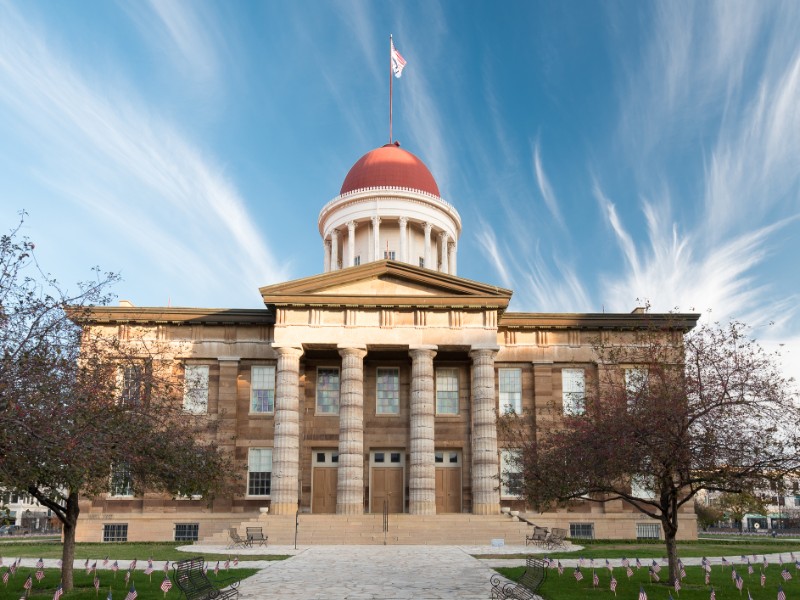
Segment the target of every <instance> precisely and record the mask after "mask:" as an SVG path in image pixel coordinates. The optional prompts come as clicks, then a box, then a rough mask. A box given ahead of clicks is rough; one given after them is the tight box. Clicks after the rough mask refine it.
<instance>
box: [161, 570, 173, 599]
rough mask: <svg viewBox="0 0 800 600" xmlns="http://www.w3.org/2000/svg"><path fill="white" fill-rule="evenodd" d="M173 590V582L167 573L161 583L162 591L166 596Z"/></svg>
mask: <svg viewBox="0 0 800 600" xmlns="http://www.w3.org/2000/svg"><path fill="white" fill-rule="evenodd" d="M171 589H172V580H170V578H169V577H168V576H167V574H166V573H165V574H164V581H162V582H161V591H162V592H164V595H165V596H166V594H167V592H168V591H170V590H171Z"/></svg>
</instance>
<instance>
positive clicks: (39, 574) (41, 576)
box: [36, 569, 44, 581]
mask: <svg viewBox="0 0 800 600" xmlns="http://www.w3.org/2000/svg"><path fill="white" fill-rule="evenodd" d="M42 579H44V571H43V570H42V569H39V570H38V571H36V581H41V580H42Z"/></svg>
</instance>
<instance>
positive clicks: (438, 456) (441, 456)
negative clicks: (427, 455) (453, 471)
mask: <svg viewBox="0 0 800 600" xmlns="http://www.w3.org/2000/svg"><path fill="white" fill-rule="evenodd" d="M433 461H434V462H437V463H443V462H444V454H443V453H442V452H435V453H434V455H433Z"/></svg>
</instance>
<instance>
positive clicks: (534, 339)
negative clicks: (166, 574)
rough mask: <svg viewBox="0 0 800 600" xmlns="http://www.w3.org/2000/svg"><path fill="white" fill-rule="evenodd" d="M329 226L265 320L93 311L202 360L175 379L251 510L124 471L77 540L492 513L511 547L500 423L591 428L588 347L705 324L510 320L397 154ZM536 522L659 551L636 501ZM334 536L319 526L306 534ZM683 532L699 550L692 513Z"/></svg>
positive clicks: (362, 176)
mask: <svg viewBox="0 0 800 600" xmlns="http://www.w3.org/2000/svg"><path fill="white" fill-rule="evenodd" d="M317 224H318V227H319V232H320V236H321V239H322V242H323V248H324V258H323V265H324V267H323V273H321V274H318V275H313V276H310V277H306V278H303V279H298V280H294V281H288V282H285V283H278V284H274V285H268V286H265V287H263V288H261V289H260V292H261V294H262V296H263V300H264V308H263V309H258V310H238V309H230V310H211V309H201V308H197V309H195V308H169V307H157V308H137V307H133V306H131V305H126V306H120V307H98V308H96V309H94V310H93V311H92V314H91V317H90V318H89V319H88V321H87V323H88V324H89V325H90V326H94V327H99V328H106V329H107V331H108V332H110V333H119V334H120V335H121V336H122V337H125V335H126V331H131V330H133V329H136V330H137V331H140V332H144V333H145V334H146V335H149V336H152V337H153V338H154V339H158V340H162V341H166V342H168V343H174V344H175V346H176V347H186V348H188V349H187V350H185V351H184V353H183V354H182V355H181V356H180V357H179V359H178V361H177V363H176V369H179V370H180V371H182V372H183V373H184V374H185V377H187V379H188V378H191V379H192V380H194V381H199V382H200V383H201V385H200V390H199V392H195V393H193V394H191V395H188V394H187V398H186V405H185V407H186V409H187V410H190V411H193V412H202V413H208V414H210V415H217V416H218V418H220V419H222V420H223V421H224V426H223V428H222V429H223V431H224V434H225V435H224V437H223V436H221V437H220V440H219V441H220V443H221V444H223V446H224V447H225V448H226V449H227V450H228V451H230V452H231V453H232V455H233V456H234V457H235V460H236V464H237V465H238V469H239V470H240V473H241V475H242V478H243V479H242V488H241V491H240V493H239V494H237V495H235V496H234V497H230V498H218V499H215V500H214V502H213V504H212V506H211V507H210V508H208V507H206V504H205V501H204V500H202V499H195V500H193V499H173V498H169V497H164V496H161V495H157V494H146V495H145V496H144V497H134V496H133V495H132V491H131V489H132V488H131V485H130V480H129V477H128V476H127V474H126V473H125V472H119V473H114V474H113V476H112V478H111V490H110V493H109V494H108V495H107V496H105V497H102V498H97V499H95V500H93V501H85V502H84V504H83V506H82V508H81V522H80V525H79V528H78V538H79V539H80V540H89V541H100V540H115V539H130V540H144V539H172V538H173V537H175V538H180V539H193V538H195V539H196V538H198V537H200V538H203V537H206V536H209V535H213V534H215V532H219V531H223V530H224V529H225V528H226V527H229V526H240V525H241V524H243V523H245V522H247V521H248V520H250V521H255V520H257V519H259V509H263V510H267V509H268V510H269V516H268V517H261V518H262V520H263V519H266V520H267V521H268V523H269V526H270V530H271V531H272V532H273V536H272V537H271V538H270V541H271V542H273V541H274V542H278V541H279V540H280V539H281V537H280V536H281V535H284V533H285V536H288V535H289V534H288V533H286V532H289V531H293V527H294V516H295V513H296V511H300V513H302V514H303V515H311V516H314V515H323V516H324V515H333V514H334V513H335V514H337V515H349V516H354V515H364V514H367V515H369V514H374V515H377V516H378V517H379V516H380V515H381V514H382V513H383V512H384V511H386V512H387V513H388V514H390V515H401V514H402V515H408V516H409V517H404V519H401V520H399V521H397V520H396V521H393V522H397V523H400V524H402V523H409V525H408V527H412V526H415V525H413V522H414V519H413V518H410V517H414V518H417V517H419V518H422V517H426V518H429V517H431V516H442V515H450V516H451V517H452V515H472V517H470V518H469V519H467V520H464V519H461V520H459V519H458V518H456V519H455V520H453V519H452V518H450V520H447V521H446V520H444V519H443V520H442V523H444V522H448V523H455V525H454V526H453V529H454V531H455V530H460V531H461V532H464V531H465V530H470V529H471V530H474V531H477V530H478V529H477V528H480V527H481V526H482V525H480V523H482V521H481V520H480V519H476V518H475V516H476V515H477V516H484V517H485V518H486V522H487V523H491V524H493V525H491V527H496V528H497V531H501V530H502V527H503V523H505V522H508V523H511V519H509V518H508V517H505V516H502V515H501V507H508V508H513V509H522V510H524V509H525V506H524V502H523V501H522V500H520V499H518V498H517V497H515V496H514V495H513V490H512V489H511V488H510V487H509V485H508V483H509V482H504V483H503V485H501V481H500V474H501V472H502V470H503V467H504V465H505V464H506V462H507V458H508V456H509V455H508V453H509V452H511V451H512V449H511V448H505V447H503V443H502V440H498V431H497V426H496V417H497V414H498V412H500V413H502V412H505V411H509V410H514V411H516V412H518V413H522V412H523V411H525V412H532V413H533V414H535V415H536V414H540V413H542V412H543V411H545V410H548V409H550V408H552V407H553V406H556V407H557V409H558V410H560V411H563V412H576V411H581V410H583V402H582V401H583V395H584V390H585V389H586V386H591V385H595V384H596V382H597V379H598V368H599V367H598V364H597V360H596V357H595V355H594V353H593V350H592V341H593V340H595V339H598V338H601V337H602V338H604V339H614V338H615V337H619V336H629V335H630V332H631V331H635V330H637V329H643V328H645V327H647V326H648V324H652V323H653V322H658V321H659V320H661V321H663V322H665V323H666V322H669V323H671V324H673V325H676V326H677V327H679V328H680V329H682V330H688V329H691V328H692V327H693V326H694V325H695V323H696V320H697V315H669V316H667V315H654V314H643V313H642V312H641V311H638V312H634V313H633V314H607V313H592V314H571V313H570V314H562V313H558V314H551V313H515V312H509V311H508V310H507V307H508V304H509V301H510V299H511V295H512V292H511V290H507V289H503V288H500V287H498V286H496V285H493V284H486V283H480V282H476V281H472V280H470V279H465V278H463V277H461V276H460V273H461V272H462V271H463V269H459V266H458V259H457V256H458V242H459V239H460V236H461V233H462V231H461V227H462V224H461V217H460V216H459V214H458V211H457V210H456V208H455V207H454V206H453V205H452V204H450V203H448V202H446V201H445V200H444V199H442V198H441V196H440V194H439V188H438V186H437V184H436V181H435V179H434V178H433V176H432V175H431V173H430V171H429V170H428V169H427V167H426V166H425V165H424V164H423V163H422V162H421V161H420V160H419V159H418V158H417V157H415V156H414V155H413V154H411V153H410V152H407V151H406V150H404V149H401V148H399V147H398V146H397V145H386V146H383V147H381V148H377V149H375V150H372V151H371V152H368V153H367V154H366V155H364V156H363V157H362V158H361V159H359V160H358V162H356V163H355V165H354V166H353V167H352V169H351V170H350V172H349V173H348V174H347V176H346V177H345V179H344V183H343V185H342V187H341V190H340V193H339V195H338V196H336V198H334V199H333V200H331V201H330V202H328V203H327V204H325V205H324V206H323V208H322V210H321V212H320V215H319V219H318V223H317ZM531 230H532V231H533V230H534V227H533V225H531ZM286 251H287V253H290V252H291V249H287V250H286ZM123 471H124V470H123ZM511 475H512V476H511V477H510V479H512V480H513V474H511ZM415 516H416V517H415ZM465 518H466V517H465ZM536 519H537V524H542V525H546V526H562V527H565V528H567V529H568V530H569V531H570V533H571V535H572V536H573V537H612V538H636V537H637V536H638V537H653V536H658V535H659V528H658V525H657V523H656V522H655V521H648V520H647V519H646V518H644V517H643V516H642V515H641V514H640V513H639V512H636V511H635V510H632V509H631V508H630V507H629V506H626V505H624V504H623V502H622V501H615V502H609V503H607V504H605V505H596V504H591V503H585V504H576V505H575V506H573V507H571V508H570V509H569V511H559V512H554V513H546V514H543V515H537V517H536ZM334 521H335V519H333V518H331V519H329V522H331V523H332V522H334ZM364 522H368V520H364ZM370 522H371V521H370ZM380 522H381V520H380V519H379V518H378V519H376V520H375V523H376V524H378V525H377V526H378V527H379V526H380ZM325 523H326V522H325V520H324V519H322V518H321V517H320V518H319V519H316V520H315V519H311V520H309V521H307V524H305V525H303V526H302V527H301V531H302V532H303V534H304V535H306V534H308V532H309V530H310V529H313V528H314V527H319V528H322V527H326V526H327V525H324V524H325ZM353 523H355V521H353V522H352V523H351V525H350V527H351V528H353V527H356V525H355V524H353ZM359 523H361V522H360V521H359ZM433 523H436V521H433ZM362 524H363V523H362ZM495 524H496V525H495ZM654 525H655V529H654V528H653V526H654ZM359 526H361V525H359ZM364 526H365V527H371V525H369V526H367V525H364ZM398 526H399V525H398ZM282 527H283V529H281V528H282ZM491 527H489V529H486V531H489V530H491ZM428 529H429V530H433V529H435V526H434V525H431V526H430V527H429V528H428ZM417 531H418V533H416V534H415V535H416V536H417V537H415V538H413V539H415V540H417V541H419V540H424V539H427V538H425V536H426V535H429V532H426V528H424V527H421V528H418V530H417ZM482 531H483V530H482ZM280 532H284V533H280ZM680 533H681V536H682V537H694V536H695V535H696V526H695V519H694V515H693V514H692V513H691V512H687V513H686V514H685V516H684V521H683V523H682V524H681V529H680ZM342 535H344V534H342ZM430 535H433V534H430ZM436 535H439V537H437V538H436V540H439V541H448V540H454V539H456V538H457V537H458V536H457V535H456V533H452V534H445V533H441V532H440V533H437V534H436ZM476 535H477V534H476ZM481 535H483V534H481ZM508 535H517V534H512V533H510V534H508ZM495 537H499V536H495ZM219 539H220V540H224V537H221V538H219ZM314 539H317V538H314ZM319 539H323V538H319ZM370 539H371V538H370ZM397 539H398V540H399V539H400V534H398V536H397ZM459 539H460V538H459ZM481 539H482V540H484V543H488V537H486V536H484V537H481ZM283 541H284V543H290V541H291V540H290V538H289V539H284V540H283ZM522 541H523V540H522V538H521V537H518V538H516V539H514V540H508V543H520V542H522Z"/></svg>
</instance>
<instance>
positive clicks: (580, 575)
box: [573, 567, 583, 581]
mask: <svg viewBox="0 0 800 600" xmlns="http://www.w3.org/2000/svg"><path fill="white" fill-rule="evenodd" d="M573 575H575V581H580V580H581V579H583V573H581V568H580V567H575V572H574V573H573Z"/></svg>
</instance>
